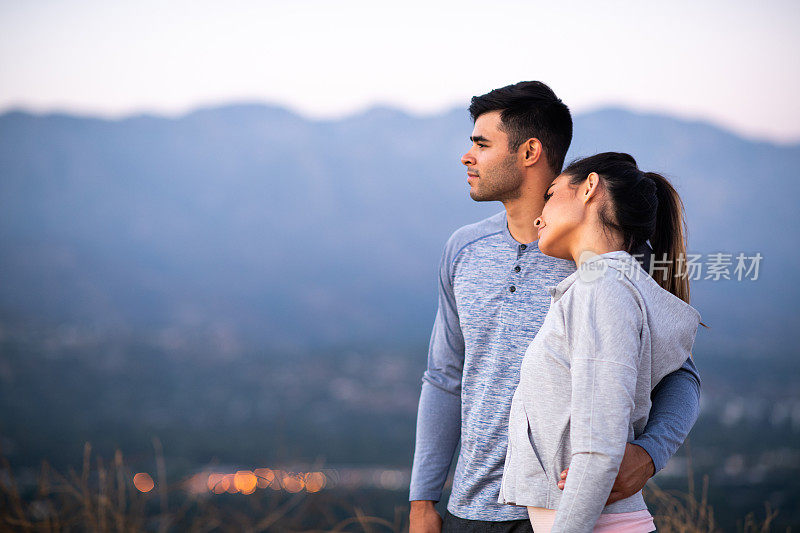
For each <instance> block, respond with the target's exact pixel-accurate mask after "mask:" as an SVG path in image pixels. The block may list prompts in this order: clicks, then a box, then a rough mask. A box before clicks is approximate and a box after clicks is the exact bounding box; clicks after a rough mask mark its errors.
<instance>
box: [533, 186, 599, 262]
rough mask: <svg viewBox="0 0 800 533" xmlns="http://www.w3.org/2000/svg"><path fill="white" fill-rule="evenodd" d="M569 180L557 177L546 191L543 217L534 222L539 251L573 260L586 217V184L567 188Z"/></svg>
mask: <svg viewBox="0 0 800 533" xmlns="http://www.w3.org/2000/svg"><path fill="white" fill-rule="evenodd" d="M569 180H570V176H568V175H566V174H561V175H559V176H558V177H557V178H556V179H555V180H554V181H553V183H551V184H550V187H548V188H547V191H545V195H544V198H545V204H544V208H543V209H542V216H540V217H539V218H537V219H536V220H535V221H534V223H533V224H534V226H536V228H537V229H538V231H539V243H538V244H539V249H540V250H541V251H542V253H544V254H546V255H549V256H551V257H558V258H560V259H569V260H572V259H573V256H572V250H573V248H574V246H573V245H574V243H576V242H577V238H578V230H579V228H580V227H581V225H582V224H584V223H585V221H586V217H587V209H586V202H585V201H583V199H582V196H583V190H584V189H586V188H587V187H586V182H584V183H583V184H580V185H577V186H576V185H570V183H569Z"/></svg>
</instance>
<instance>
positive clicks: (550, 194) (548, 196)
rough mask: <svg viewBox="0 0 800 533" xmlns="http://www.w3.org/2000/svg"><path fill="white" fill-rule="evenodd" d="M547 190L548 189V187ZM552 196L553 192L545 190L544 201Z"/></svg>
mask: <svg viewBox="0 0 800 533" xmlns="http://www.w3.org/2000/svg"><path fill="white" fill-rule="evenodd" d="M548 190H549V189H548ZM552 196H553V193H551V192H545V193H544V201H545V202H546V201H547V200H549V199H550V198H551V197H552Z"/></svg>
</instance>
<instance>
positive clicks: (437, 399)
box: [409, 381, 461, 501]
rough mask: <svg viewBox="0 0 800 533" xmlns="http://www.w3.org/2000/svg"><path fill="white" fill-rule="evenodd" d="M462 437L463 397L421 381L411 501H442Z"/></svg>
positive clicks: (410, 493)
mask: <svg viewBox="0 0 800 533" xmlns="http://www.w3.org/2000/svg"><path fill="white" fill-rule="evenodd" d="M460 438H461V397H460V396H458V395H456V394H453V393H451V392H447V391H445V390H443V389H440V388H439V387H436V386H434V385H431V384H430V383H429V382H427V381H423V382H422V392H421V394H420V398H419V408H418V410H417V437H416V446H415V450H414V465H413V467H412V469H411V490H410V492H409V500H410V501H414V500H432V501H439V500H440V499H441V497H442V488H443V487H444V482H445V480H446V479H447V472H448V471H449V469H450V463H451V462H452V461H453V454H454V453H455V450H456V447H457V446H458V441H459V439H460Z"/></svg>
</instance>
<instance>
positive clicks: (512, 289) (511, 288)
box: [508, 285, 517, 292]
mask: <svg viewBox="0 0 800 533" xmlns="http://www.w3.org/2000/svg"><path fill="white" fill-rule="evenodd" d="M508 290H509V291H511V292H514V291H515V290H517V288H516V287H515V286H513V285H512V286H511V287H509V288H508Z"/></svg>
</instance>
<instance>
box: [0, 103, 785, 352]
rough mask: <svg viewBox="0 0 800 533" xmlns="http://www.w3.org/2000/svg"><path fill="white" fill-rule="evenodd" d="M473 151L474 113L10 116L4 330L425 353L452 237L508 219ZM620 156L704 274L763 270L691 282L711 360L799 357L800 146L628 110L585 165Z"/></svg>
mask: <svg viewBox="0 0 800 533" xmlns="http://www.w3.org/2000/svg"><path fill="white" fill-rule="evenodd" d="M471 129H472V123H471V121H470V119H469V116H468V114H467V112H466V110H465V109H454V110H451V111H449V112H445V113H441V114H437V115H432V116H422V117H421V116H413V115H409V114H407V113H404V112H402V111H399V110H397V109H391V108H373V109H370V110H368V111H366V112H363V113H360V114H356V115H352V116H348V117H345V118H343V119H339V120H310V119H307V118H304V117H302V116H300V115H298V114H295V113H293V112H291V111H289V110H286V109H283V108H280V107H275V106H268V105H263V104H237V105H228V106H221V107H213V108H204V109H198V110H196V111H193V112H191V113H188V114H186V115H183V116H180V117H177V118H167V117H159V116H150V115H138V116H131V117H127V118H124V119H119V120H105V119H99V118H93V117H82V116H72V115H69V114H63V113H53V114H45V115H36V114H31V113H28V112H24V111H10V112H6V113H5V114H3V115H0V279H2V283H0V313H2V316H3V317H14V318H15V319H18V318H20V317H22V318H23V319H24V318H25V317H28V318H30V319H35V320H42V321H47V322H50V323H56V324H58V323H64V324H79V325H83V326H86V327H91V328H94V329H95V330H98V331H144V332H155V334H158V335H162V336H166V337H167V338H171V339H175V338H177V339H179V340H181V339H183V340H186V339H190V340H191V339H195V340H198V339H200V340H201V341H202V342H208V343H212V344H214V345H218V346H219V349H220V350H227V351H232V352H234V353H235V352H236V350H238V349H240V348H239V347H241V346H246V345H249V344H250V343H253V342H255V343H261V344H268V345H271V346H274V347H285V348H288V347H297V346H301V347H314V346H323V345H348V344H365V343H366V344H370V343H373V344H374V343H380V344H387V343H388V344H398V343H409V344H419V343H420V342H424V341H425V339H426V338H427V336H428V335H429V334H430V329H431V325H432V323H433V318H434V314H435V305H436V288H437V271H438V263H439V259H440V257H441V252H442V248H443V245H444V243H445V241H446V239H447V237H448V236H449V235H450V233H452V232H453V231H454V230H456V229H457V228H458V227H460V226H461V225H464V224H467V223H470V222H474V221H477V220H480V219H482V218H485V217H487V216H490V215H492V214H494V213H496V212H498V211H500V210H501V209H502V205H501V204H499V203H476V202H473V201H472V200H471V199H470V198H469V195H468V186H467V183H466V175H465V171H464V168H463V166H462V165H461V163H460V156H461V154H462V153H463V152H464V151H465V150H467V149H468V147H469V141H468V137H469V135H470V132H471ZM607 150H613V151H623V152H629V153H631V154H632V155H634V157H635V158H636V159H637V161H638V162H639V166H640V168H642V169H645V170H652V171H658V172H661V173H664V174H665V175H667V176H668V177H669V178H670V179H671V180H672V182H673V183H674V184H675V185H676V187H677V188H678V191H679V192H680V194H681V196H682V198H683V200H684V203H685V205H686V212H687V222H688V226H689V251H690V252H693V253H700V254H703V255H704V256H706V255H707V254H712V253H718V252H722V253H730V254H732V255H733V258H734V260H735V256H736V255H737V254H738V253H740V252H744V253H745V254H746V255H748V256H753V255H755V254H756V253H760V254H761V255H762V257H763V259H762V261H761V263H760V266H759V272H758V279H756V280H753V279H744V280H742V281H738V280H736V279H735V278H734V279H730V280H725V279H722V280H718V281H714V280H710V279H709V280H702V279H701V280H699V281H695V282H693V285H692V295H693V297H692V305H694V306H695V307H696V308H697V309H698V310H699V311H700V313H701V315H702V319H703V322H704V323H705V324H707V325H709V326H710V327H709V328H708V329H702V328H701V331H700V332H699V333H698V338H697V343H696V346H695V352H696V353H699V352H701V351H702V352H704V353H709V354H719V355H724V354H726V353H732V352H736V353H739V354H744V355H748V354H751V355H753V356H754V357H761V356H764V355H773V354H775V355H790V354H791V353H793V352H794V351H796V349H795V348H793V347H795V346H797V345H798V343H799V342H800V328H798V327H797V326H798V325H799V324H800V306H798V304H797V302H798V298H800V284H798V283H796V282H795V278H794V276H795V275H796V274H795V273H796V272H797V271H798V267H800V252H798V249H797V248H795V244H792V243H797V239H796V237H795V238H792V237H791V232H792V231H794V229H797V228H799V227H800V211H799V210H798V209H797V207H796V202H797V200H796V198H797V197H798V193H799V192H800V181H799V180H797V179H795V178H793V177H792V176H793V175H794V169H796V168H798V167H800V145H776V144H771V143H768V142H759V141H754V140H748V139H744V138H741V137H739V136H737V135H734V134H733V133H731V132H728V131H725V130H724V129H721V128H719V127H716V126H713V125H710V124H707V123H703V122H696V121H695V122H692V121H687V120H682V119H677V118H674V117H669V116H664V115H657V114H642V113H634V112H631V111H628V110H624V109H619V108H608V109H602V110H598V111H594V112H589V113H583V114H578V115H577V116H576V117H575V137H574V141H573V145H572V148H571V150H570V154H569V157H568V159H569V158H572V157H577V156H584V155H590V154H593V153H596V152H600V151H607ZM732 274H733V266H731V277H732V278H733V277H734V276H733V275H732ZM704 275H705V272H704Z"/></svg>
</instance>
